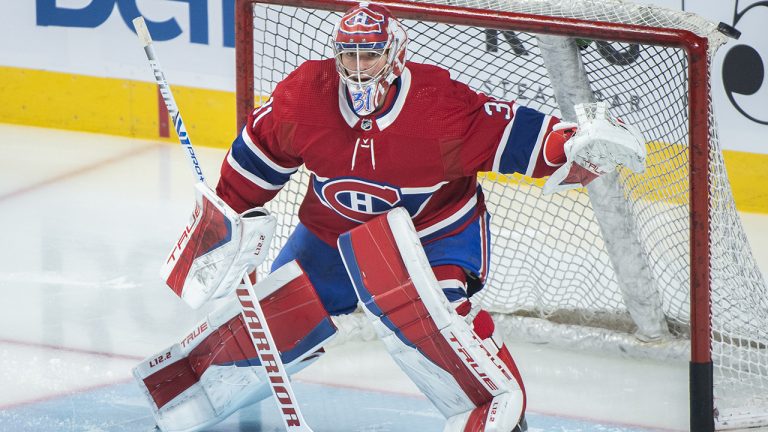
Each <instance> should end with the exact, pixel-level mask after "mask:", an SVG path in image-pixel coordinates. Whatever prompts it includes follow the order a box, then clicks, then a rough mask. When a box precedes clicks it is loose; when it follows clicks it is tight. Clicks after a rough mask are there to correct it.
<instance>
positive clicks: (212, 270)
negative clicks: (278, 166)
mask: <svg viewBox="0 0 768 432" xmlns="http://www.w3.org/2000/svg"><path fill="white" fill-rule="evenodd" d="M195 192H196V193H195V198H196V200H197V205H196V206H195V210H194V211H193V212H192V217H191V218H190V222H189V224H188V225H187V227H186V228H185V229H184V231H183V232H182V234H181V236H180V237H179V240H178V241H177V242H176V245H174V247H173V250H171V253H170V254H169V255H168V258H167V259H166V261H165V265H164V266H163V268H162V276H163V279H164V280H165V281H166V284H168V286H169V287H170V288H171V289H172V290H173V292H175V293H176V295H178V296H179V297H181V298H182V299H183V300H184V301H185V302H187V304H189V306H191V307H192V308H195V309H197V308H199V307H200V306H201V305H203V304H204V303H205V302H207V301H208V300H210V299H215V298H220V297H223V296H225V295H227V294H229V293H231V292H232V291H233V290H234V289H235V287H237V285H238V284H239V283H240V280H241V279H242V277H243V275H244V274H245V273H246V272H250V271H252V270H253V269H255V268H256V266H258V265H259V264H261V263H262V262H263V261H264V259H265V258H266V256H267V252H268V250H269V245H270V243H271V242H272V235H273V234H274V232H275V226H276V225H277V221H276V220H275V217H274V216H272V215H271V214H269V212H268V211H267V210H266V209H264V208H261V207H257V208H253V209H251V210H247V211H245V212H243V213H242V214H237V213H235V211H234V210H232V208H230V207H229V206H228V205H227V204H226V203H225V202H224V201H222V200H221V199H220V198H219V197H218V196H216V193H215V192H214V191H213V190H211V189H210V188H209V187H208V186H207V185H205V184H203V183H198V184H196V185H195Z"/></svg>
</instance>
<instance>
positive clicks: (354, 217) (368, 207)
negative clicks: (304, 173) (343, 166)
mask: <svg viewBox="0 0 768 432" xmlns="http://www.w3.org/2000/svg"><path fill="white" fill-rule="evenodd" d="M313 186H314V189H315V192H316V193H317V196H318V197H319V198H320V200H321V201H322V202H323V203H324V204H325V205H327V206H328V207H330V208H332V209H333V210H334V211H336V213H338V214H340V215H341V216H344V217H345V218H347V219H349V220H351V221H354V222H358V223H363V222H365V221H367V220H369V219H371V218H372V217H373V216H376V215H379V214H382V213H386V212H388V211H390V210H392V209H393V208H395V207H397V206H398V204H400V201H401V196H400V191H399V190H398V189H397V188H394V187H391V186H386V185H381V184H377V183H372V182H369V181H365V180H359V179H350V178H339V179H333V180H329V181H327V182H325V183H321V182H319V181H317V180H316V179H315V181H314V184H313Z"/></svg>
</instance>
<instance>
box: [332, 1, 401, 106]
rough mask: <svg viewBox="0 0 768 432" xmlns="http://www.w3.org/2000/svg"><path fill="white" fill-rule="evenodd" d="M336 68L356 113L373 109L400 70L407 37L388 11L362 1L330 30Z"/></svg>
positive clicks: (385, 93) (384, 95)
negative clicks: (332, 30) (331, 31)
mask: <svg viewBox="0 0 768 432" xmlns="http://www.w3.org/2000/svg"><path fill="white" fill-rule="evenodd" d="M332 43H333V51H334V57H335V59H336V70H337V71H338V72H339V76H340V77H341V79H342V81H343V82H344V84H345V85H346V87H347V91H348V92H349V96H350V99H351V100H352V109H353V110H354V111H355V113H356V114H357V115H359V116H365V115H368V114H371V113H372V112H374V111H376V109H377V108H378V107H379V105H380V104H381V103H382V102H383V100H384V98H385V97H386V95H387V92H388V91H389V87H390V86H391V85H392V83H393V82H394V81H395V80H396V79H397V77H399V76H400V74H402V73H403V68H404V67H405V54H406V45H407V43H408V36H407V35H406V33H405V29H404V28H403V26H402V25H401V24H400V22H399V21H397V19H395V18H394V17H393V16H392V14H391V13H390V12H389V10H388V9H387V8H385V7H383V6H379V5H369V4H367V3H361V4H360V5H359V6H355V7H354V8H352V9H350V10H348V11H347V12H346V13H345V14H344V16H343V17H341V20H340V21H339V22H338V24H336V28H335V29H334V32H333V41H332Z"/></svg>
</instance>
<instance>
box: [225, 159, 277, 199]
mask: <svg viewBox="0 0 768 432" xmlns="http://www.w3.org/2000/svg"><path fill="white" fill-rule="evenodd" d="M226 161H227V163H228V164H229V166H231V167H232V169H233V170H235V171H237V173H238V174H240V175H241V176H243V177H245V178H246V179H248V180H249V181H250V182H251V183H253V184H255V185H256V186H258V187H260V188H262V189H267V190H278V189H280V188H282V187H283V185H282V184H279V185H275V184H272V183H268V182H266V181H265V180H264V179H262V178H261V177H258V176H255V175H253V173H251V172H250V171H248V170H246V169H245V168H243V167H242V166H240V164H239V163H237V161H236V160H235V158H233V157H232V152H228V153H227V159H226Z"/></svg>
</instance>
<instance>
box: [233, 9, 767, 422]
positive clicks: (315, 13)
mask: <svg viewBox="0 0 768 432" xmlns="http://www.w3.org/2000/svg"><path fill="white" fill-rule="evenodd" d="M443 1H444V3H443V2H441V1H440V0H438V1H437V2H432V3H422V2H399V1H390V0H385V1H380V2H377V3H380V4H384V5H386V6H387V7H389V9H390V10H391V11H392V12H393V14H395V15H396V16H398V17H399V18H401V19H402V20H403V23H404V24H405V26H406V28H407V31H408V35H409V38H410V42H409V46H408V50H409V59H410V60H413V61H417V62H423V63H432V64H437V65H440V66H442V67H444V68H446V69H449V70H450V72H451V76H452V77H453V78H454V79H458V80H460V81H463V82H465V83H467V84H468V85H470V87H472V88H474V89H475V90H478V91H483V92H484V93H486V94H489V95H491V96H493V97H496V98H498V99H503V100H518V101H519V102H520V103H522V104H524V105H527V106H531V107H532V108H536V109H539V110H541V111H543V112H545V113H548V114H553V115H558V116H561V117H563V118H565V119H569V120H572V119H573V117H574V111H573V105H574V104H576V103H579V102H590V101H594V100H608V101H610V102H611V105H612V111H613V112H614V113H615V114H616V115H618V116H619V117H620V118H622V119H623V120H624V121H626V122H628V123H631V124H634V125H636V126H638V127H639V128H640V129H641V130H643V133H644V134H645V136H646V138H647V140H648V153H649V155H648V163H647V165H648V168H647V171H646V172H645V173H644V174H632V173H630V172H628V171H627V170H624V169H620V170H618V171H617V172H616V173H614V174H611V175H609V176H604V177H603V178H601V179H598V180H597V181H595V182H593V183H592V184H591V185H590V187H588V188H585V189H580V190H576V191H570V192H567V193H563V194H556V195H553V196H542V195H541V188H540V187H541V185H542V182H541V181H535V180H532V179H529V178H526V177H523V176H518V175H515V176H500V175H492V174H487V175H481V176H480V182H481V184H482V185H483V188H484V190H485V193H486V201H487V203H488V207H489V208H490V210H491V214H492V215H493V219H492V227H491V229H492V232H493V236H494V245H493V255H492V257H491V272H490V274H489V278H488V281H487V283H486V288H485V289H483V290H482V291H481V292H480V293H479V294H477V296H476V298H478V299H479V301H480V302H481V304H482V305H483V307H484V308H486V309H488V310H491V311H492V312H494V314H495V316H496V321H497V325H498V326H499V327H500V328H502V329H503V330H504V331H505V336H506V337H510V338H518V339H532V340H536V341H542V340H546V341H549V342H552V343H558V344H562V345H565V346H568V347H574V348H580V349H588V350H593V351H594V350H597V351H599V352H612V353H616V354H619V355H630V356H635V357H641V358H657V359H663V360H665V361H667V360H668V361H676V360H688V361H689V362H690V417H691V420H690V428H691V430H692V431H710V430H714V429H715V428H717V429H718V430H720V429H730V428H743V427H751V426H760V425H765V424H768V415H766V413H768V396H767V395H768V349H767V348H766V346H768V334H767V332H768V330H767V329H768V312H766V311H768V306H767V305H768V292H767V290H766V284H765V281H764V278H763V275H762V274H761V273H760V270H759V269H758V267H757V265H756V262H755V260H754V258H753V257H752V253H751V250H750V248H749V244H748V242H747V240H746V236H745V234H744V232H743V229H742V227H741V222H740V220H739V217H738V214H737V212H736V209H735V205H734V202H733V197H732V194H731V190H730V186H729V183H728V178H727V175H726V172H725V167H724V163H723V156H722V152H721V150H720V147H719V144H718V140H717V134H716V128H715V121H714V115H713V112H712V107H711V95H710V81H709V74H710V71H709V68H710V64H711V59H712V57H713V55H714V53H715V51H716V49H717V48H718V47H719V46H721V45H722V44H723V43H724V42H725V40H726V38H725V36H724V35H723V34H722V33H721V32H720V31H719V30H718V26H717V25H715V24H712V23H710V22H708V21H706V20H703V19H701V18H699V17H697V16H695V15H693V14H689V13H685V12H678V11H672V10H667V9H662V8H656V7H649V6H638V5H632V4H629V3H624V2H622V1H619V0H571V1H564V0H443ZM355 4H357V3H356V2H352V1H342V0H330V1H321V0H295V1H288V0H270V1H268V2H256V1H253V0H238V1H237V3H236V62H237V65H236V66H237V86H236V90H237V116H238V129H241V128H242V127H243V125H244V124H245V121H246V118H247V115H248V113H250V111H251V110H252V109H253V106H254V102H256V104H258V103H260V101H263V100H266V98H267V97H268V96H269V94H270V93H271V92H272V91H273V90H274V88H275V86H276V85H277V83H278V82H280V80H282V79H283V78H284V77H285V76H286V75H287V74H288V73H290V72H291V71H292V70H293V69H295V68H296V67H297V66H298V65H299V64H300V63H301V62H303V61H304V60H307V59H322V58H329V57H331V56H332V55H333V54H332V51H331V47H330V34H331V31H332V28H333V25H334V24H335V22H336V21H337V20H338V18H339V17H340V16H341V15H340V13H339V12H342V11H344V10H346V9H348V8H349V7H351V6H352V5H355ZM254 98H255V100H254ZM308 182H309V173H307V172H306V171H304V170H300V172H299V173H297V174H294V176H293V178H292V180H291V182H289V184H288V185H286V187H284V188H283V190H282V191H281V192H280V194H279V195H278V196H277V197H276V199H274V200H273V201H272V202H270V203H269V204H268V207H270V208H271V209H272V210H273V211H274V212H275V213H276V214H277V215H278V219H279V220H278V228H277V232H276V233H275V243H276V247H273V251H272V252H271V255H270V259H268V262H267V263H266V264H265V267H262V269H260V272H265V271H266V269H267V268H268V265H269V262H271V260H272V259H273V258H274V256H275V254H276V251H277V250H278V249H279V247H280V246H282V244H283V243H284V242H285V240H286V239H287V236H288V235H289V234H290V232H291V231H292V229H293V226H295V225H296V223H297V222H298V220H297V216H296V215H297V213H298V212H297V210H298V205H299V203H300V202H301V197H302V196H303V194H304V193H305V191H306V190H307V187H308Z"/></svg>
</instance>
